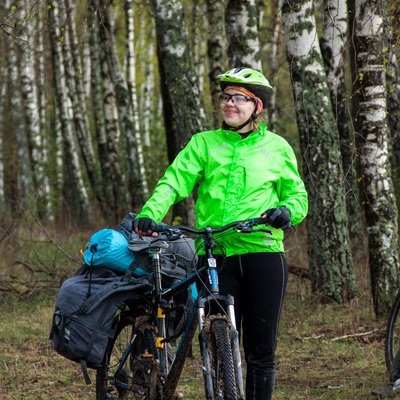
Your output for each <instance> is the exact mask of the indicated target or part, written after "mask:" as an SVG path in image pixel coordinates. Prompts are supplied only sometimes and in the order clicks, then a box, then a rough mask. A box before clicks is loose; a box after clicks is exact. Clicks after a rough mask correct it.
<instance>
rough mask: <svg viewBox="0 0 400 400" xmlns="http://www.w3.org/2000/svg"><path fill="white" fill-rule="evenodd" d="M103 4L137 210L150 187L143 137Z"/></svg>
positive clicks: (103, 31)
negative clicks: (144, 176)
mask: <svg viewBox="0 0 400 400" xmlns="http://www.w3.org/2000/svg"><path fill="white" fill-rule="evenodd" d="M101 4H102V5H103V7H102V8H101V9H99V11H100V12H101V15H102V20H101V25H102V29H100V35H101V36H100V37H101V39H102V40H101V41H102V43H107V44H108V45H107V46H105V47H104V48H103V51H104V52H105V57H106V60H107V63H108V68H109V73H111V78H112V83H113V86H114V89H115V96H116V100H117V103H116V105H117V110H118V116H119V123H120V125H121V133H122V136H123V140H124V143H125V157H126V167H127V179H128V182H127V185H128V187H129V192H128V191H127V192H126V193H129V197H130V205H131V207H133V209H135V208H136V207H139V206H141V205H142V204H143V203H144V192H146V191H147V183H146V189H144V188H143V181H142V177H141V169H140V166H139V157H138V146H141V144H140V145H139V143H141V142H138V139H139V140H140V137H139V136H137V135H136V132H135V121H134V115H133V110H132V107H131V97H130V93H129V89H128V84H127V82H126V79H125V77H124V74H123V71H122V69H121V65H120V61H119V59H118V56H117V52H116V47H115V43H114V37H113V29H112V27H113V21H112V14H111V12H112V7H111V3H110V2H109V1H108V0H102V1H101ZM144 182H146V180H144ZM125 213H126V211H125ZM122 216H123V215H121V217H122Z"/></svg>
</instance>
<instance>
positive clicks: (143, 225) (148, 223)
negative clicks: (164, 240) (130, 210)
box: [132, 218, 157, 235]
mask: <svg viewBox="0 0 400 400" xmlns="http://www.w3.org/2000/svg"><path fill="white" fill-rule="evenodd" d="M156 225H157V224H156V223H155V222H154V221H153V220H152V219H151V218H136V219H135V220H134V221H133V225H132V227H133V230H134V231H135V232H136V233H139V234H142V235H146V234H147V233H149V232H148V231H153V230H154V227H155V226H156ZM150 233H151V232H150Z"/></svg>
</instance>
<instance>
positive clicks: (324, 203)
mask: <svg viewBox="0 0 400 400" xmlns="http://www.w3.org/2000/svg"><path fill="white" fill-rule="evenodd" d="M282 11H283V22H284V27H285V38H286V47H287V55H288V61H289V65H290V73H291V78H292V84H293V91H294V97H295V106H296V116H297V123H298V127H299V133H300V145H301V149H302V153H303V157H304V159H305V161H304V169H305V170H304V175H305V182H306V186H307V190H308V192H309V199H310V204H309V214H308V218H307V226H308V244H309V259H310V273H311V280H312V291H313V294H314V295H315V296H316V297H317V298H318V299H319V300H320V301H322V302H328V301H333V302H336V303H343V302H346V301H349V300H351V299H352V298H354V297H355V295H356V288H355V276H354V271H353V263H352V258H351V252H350V240H349V231H348V226H347V224H348V220H347V212H346V201H345V185H344V177H343V171H342V160H341V155H340V149H339V144H340V142H339V135H338V132H337V129H336V125H335V121H334V115H333V110H332V104H331V101H330V96H329V90H328V86H327V82H326V77H325V72H324V69H323V60H322V55H321V50H320V48H319V45H318V40H317V32H316V22H315V17H314V7H313V3H312V1H304V0H297V1H287V0H285V1H284V5H283V10H282Z"/></svg>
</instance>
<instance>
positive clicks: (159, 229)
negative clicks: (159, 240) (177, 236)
mask: <svg viewBox="0 0 400 400" xmlns="http://www.w3.org/2000/svg"><path fill="white" fill-rule="evenodd" d="M166 229H167V225H166V224H159V225H156V226H155V227H154V229H153V232H158V233H159V232H165V231H166Z"/></svg>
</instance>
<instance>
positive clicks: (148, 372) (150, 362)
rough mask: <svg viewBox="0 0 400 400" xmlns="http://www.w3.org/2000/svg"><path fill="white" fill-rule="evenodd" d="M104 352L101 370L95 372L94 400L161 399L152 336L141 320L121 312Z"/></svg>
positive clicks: (154, 338)
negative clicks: (114, 331)
mask: <svg viewBox="0 0 400 400" xmlns="http://www.w3.org/2000/svg"><path fill="white" fill-rule="evenodd" d="M115 329H116V333H115V336H114V338H113V339H111V340H110V342H109V344H108V348H107V351H106V356H105V361H104V367H103V368H101V369H98V370H97V371H96V400H116V399H129V400H134V399H142V400H143V399H147V400H156V399H160V398H162V385H161V381H160V379H161V378H160V373H159V362H158V360H157V349H156V335H155V330H154V328H153V327H152V325H149V324H146V323H144V317H133V316H132V315H130V314H129V312H123V313H122V314H121V315H120V316H119V317H118V322H117V325H116V328H115Z"/></svg>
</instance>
